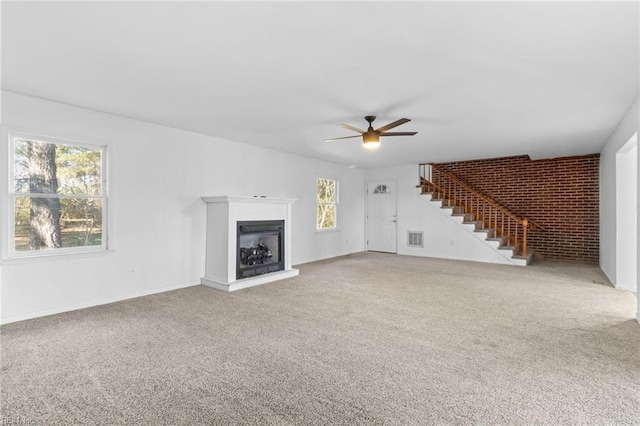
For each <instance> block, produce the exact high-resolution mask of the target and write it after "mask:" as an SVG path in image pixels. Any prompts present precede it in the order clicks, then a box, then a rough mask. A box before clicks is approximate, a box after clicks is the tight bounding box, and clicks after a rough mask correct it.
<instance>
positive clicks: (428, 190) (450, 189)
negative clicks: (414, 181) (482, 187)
mask: <svg viewBox="0 0 640 426" xmlns="http://www.w3.org/2000/svg"><path fill="white" fill-rule="evenodd" d="M417 187H418V188H420V189H421V195H423V196H425V197H429V201H430V202H432V203H437V204H436V205H435V207H440V208H441V209H444V210H447V213H448V215H450V216H451V218H452V220H455V221H457V222H458V223H461V224H462V226H464V227H466V228H467V229H468V230H469V231H471V232H474V233H477V234H476V235H477V236H482V237H484V238H482V239H483V240H484V241H485V243H486V244H487V245H489V246H490V247H491V248H493V249H494V250H497V251H499V252H500V254H501V255H502V256H504V257H506V258H508V259H509V260H510V263H513V264H516V265H520V266H526V265H528V264H529V263H530V262H531V258H532V256H533V251H532V250H531V249H527V233H528V232H529V231H531V230H534V229H542V228H541V227H540V226H539V225H537V224H536V223H534V222H532V221H529V220H527V218H520V217H518V216H517V215H516V214H514V213H513V212H511V211H509V210H508V209H507V208H505V207H504V206H502V205H500V204H499V203H498V202H496V201H495V200H493V199H492V198H490V197H488V196H486V195H484V194H481V193H480V192H478V191H477V190H475V189H474V188H472V187H471V186H469V185H468V184H467V183H465V182H463V181H462V180H461V179H460V178H458V177H457V176H456V175H455V174H453V173H451V172H449V171H448V170H446V169H444V168H443V167H442V166H440V165H438V164H420V184H419V185H417Z"/></svg>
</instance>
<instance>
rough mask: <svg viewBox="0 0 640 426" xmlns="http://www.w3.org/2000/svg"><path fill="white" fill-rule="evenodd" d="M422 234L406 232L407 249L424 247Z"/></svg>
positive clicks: (419, 232)
mask: <svg viewBox="0 0 640 426" xmlns="http://www.w3.org/2000/svg"><path fill="white" fill-rule="evenodd" d="M423 236H424V232H422V231H409V232H407V247H424V239H423Z"/></svg>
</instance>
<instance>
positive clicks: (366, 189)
mask: <svg viewBox="0 0 640 426" xmlns="http://www.w3.org/2000/svg"><path fill="white" fill-rule="evenodd" d="M383 182H393V183H394V186H395V188H396V190H395V194H393V197H394V198H395V205H396V225H395V226H396V241H395V251H394V252H393V254H398V179H397V178H389V179H382V178H375V179H365V181H364V192H365V198H364V248H365V250H366V251H369V197H370V195H369V184H372V183H383ZM385 253H387V252H385Z"/></svg>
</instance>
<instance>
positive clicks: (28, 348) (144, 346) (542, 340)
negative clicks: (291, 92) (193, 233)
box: [0, 253, 640, 425]
mask: <svg viewBox="0 0 640 426" xmlns="http://www.w3.org/2000/svg"><path fill="white" fill-rule="evenodd" d="M300 271H301V275H300V276H299V277H296V278H291V279H288V280H285V281H280V282H275V283H270V284H266V285H263V286H260V287H254V288H250V289H245V290H240V291H238V292H235V293H223V292H220V291H216V290H213V289H210V288H207V287H203V286H198V287H192V288H188V289H183V290H177V291H173V292H169V293H164V294H158V295H154V296H148V297H143V298H138V299H133V300H129V301H125V302H120V303H114V304H110V305H104V306H99V307H95V308H90V309H84V310H81V311H75V312H69V313H65V314H60V315H55V316H50V317H45V318H40V319H35V320H30V321H25V322H21V323H15V324H9V325H6V326H3V327H2V328H1V329H0V330H1V346H2V348H1V355H2V359H1V365H2V370H1V371H2V376H1V379H2V381H1V385H2V391H1V402H2V406H1V410H2V416H3V423H2V424H12V423H9V421H13V420H15V419H16V418H19V419H22V420H24V421H25V422H26V423H24V424H38V425H63V424H82V425H121V424H122V425H124V424H127V425H138V424H140V425H197V424H278V425H286V424H292V425H293V424H295V425H299V424H317V425H325V424H349V425H351V424H367V425H369V424H391V425H393V424H399V425H400V424H401V425H406V424H411V425H413V424H509V425H511V424H553V425H555V424H589V425H592V424H640V325H639V324H638V323H637V322H636V321H635V320H633V319H632V318H633V317H634V315H635V304H636V302H635V297H634V296H633V295H632V294H631V293H629V292H625V291H618V290H615V289H613V288H611V286H609V285H608V284H606V283H605V281H606V280H605V278H604V276H603V275H602V273H601V272H600V271H599V270H598V269H597V268H595V267H590V266H583V265H582V266H581V265H566V264H565V265H563V264H547V263H541V264H537V265H535V264H534V265H532V266H530V267H528V268H518V267H509V266H496V265H486V264H477V263H470V262H455V261H446V260H435V259H426V258H416V257H405V256H395V255H385V254H381V253H360V254H355V255H351V256H346V257H342V258H338V259H333V260H328V261H324V262H317V263H312V264H306V265H302V266H301V267H300Z"/></svg>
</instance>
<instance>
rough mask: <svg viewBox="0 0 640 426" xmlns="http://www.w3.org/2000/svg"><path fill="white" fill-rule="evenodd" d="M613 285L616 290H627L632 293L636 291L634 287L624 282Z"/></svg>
mask: <svg viewBox="0 0 640 426" xmlns="http://www.w3.org/2000/svg"><path fill="white" fill-rule="evenodd" d="M614 287H615V289H616V290H628V291H630V292H632V293H635V292H636V291H637V289H636V288H635V287H633V286H630V285H625V284H616V285H615V286H614Z"/></svg>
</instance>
